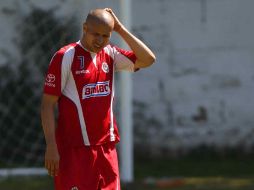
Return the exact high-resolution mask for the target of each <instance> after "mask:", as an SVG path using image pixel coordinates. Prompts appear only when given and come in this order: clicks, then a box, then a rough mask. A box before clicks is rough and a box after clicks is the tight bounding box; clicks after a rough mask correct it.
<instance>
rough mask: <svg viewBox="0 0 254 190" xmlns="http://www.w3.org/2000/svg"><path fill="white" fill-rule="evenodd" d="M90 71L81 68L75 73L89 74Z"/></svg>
mask: <svg viewBox="0 0 254 190" xmlns="http://www.w3.org/2000/svg"><path fill="white" fill-rule="evenodd" d="M88 73H90V71H89V70H79V71H76V72H75V74H76V75H80V74H88Z"/></svg>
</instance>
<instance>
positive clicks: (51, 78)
mask: <svg viewBox="0 0 254 190" xmlns="http://www.w3.org/2000/svg"><path fill="white" fill-rule="evenodd" d="M55 80H56V76H55V75H53V74H50V73H49V74H48V75H47V77H46V81H45V85H46V86H49V87H56V85H55V84H54V82H55Z"/></svg>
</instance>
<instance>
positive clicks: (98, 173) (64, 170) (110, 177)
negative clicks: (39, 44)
mask: <svg viewBox="0 0 254 190" xmlns="http://www.w3.org/2000/svg"><path fill="white" fill-rule="evenodd" d="M59 154H60V163H59V173H58V176H56V177H55V189H56V190H120V179H119V170H118V159H117V152H116V148H115V144H104V145H99V146H84V147H78V148H71V149H63V150H59Z"/></svg>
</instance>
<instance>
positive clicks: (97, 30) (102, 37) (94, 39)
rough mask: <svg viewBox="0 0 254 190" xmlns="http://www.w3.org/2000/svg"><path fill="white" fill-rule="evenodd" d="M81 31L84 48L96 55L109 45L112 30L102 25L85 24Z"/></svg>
mask: <svg viewBox="0 0 254 190" xmlns="http://www.w3.org/2000/svg"><path fill="white" fill-rule="evenodd" d="M83 30H84V45H85V48H87V49H88V50H89V51H92V52H94V53H97V52H99V51H100V50H102V49H103V48H104V47H105V46H106V45H107V44H108V43H109V39H110V36H111V33H112V30H113V28H112V27H110V26H108V25H106V24H103V23H101V24H98V23H85V24H84V27H83Z"/></svg>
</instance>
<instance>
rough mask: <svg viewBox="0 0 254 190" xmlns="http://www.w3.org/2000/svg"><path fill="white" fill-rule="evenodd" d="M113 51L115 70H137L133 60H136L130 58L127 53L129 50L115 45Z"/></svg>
mask: <svg viewBox="0 0 254 190" xmlns="http://www.w3.org/2000/svg"><path fill="white" fill-rule="evenodd" d="M113 52H114V65H115V71H130V72H134V71H135V70H134V62H133V61H134V60H132V59H130V58H128V55H127V54H128V53H129V52H128V51H125V50H122V49H119V48H115V47H114V48H113ZM126 52H127V53H126ZM125 54H126V55H125ZM129 54H130V53H129Z"/></svg>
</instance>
